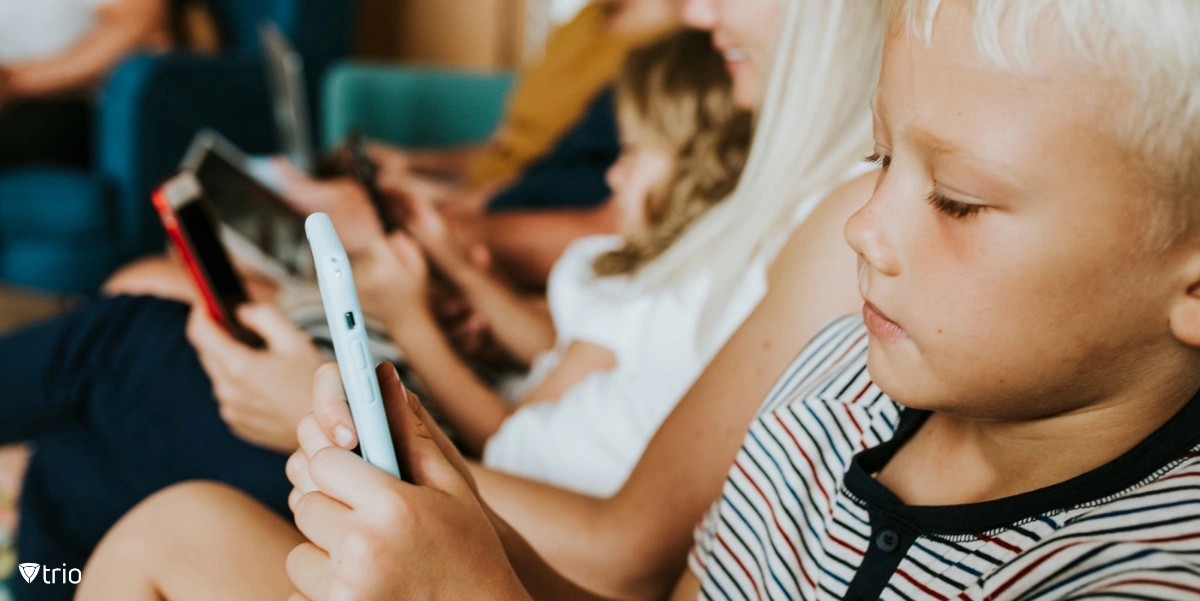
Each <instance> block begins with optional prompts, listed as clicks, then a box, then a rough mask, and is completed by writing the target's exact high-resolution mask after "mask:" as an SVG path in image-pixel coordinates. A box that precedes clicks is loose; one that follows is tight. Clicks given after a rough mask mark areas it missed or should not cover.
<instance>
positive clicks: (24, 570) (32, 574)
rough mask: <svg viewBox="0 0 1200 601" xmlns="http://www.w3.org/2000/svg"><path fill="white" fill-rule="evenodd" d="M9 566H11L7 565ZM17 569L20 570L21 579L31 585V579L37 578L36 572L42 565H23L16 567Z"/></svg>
mask: <svg viewBox="0 0 1200 601" xmlns="http://www.w3.org/2000/svg"><path fill="white" fill-rule="evenodd" d="M9 565H11V564H9ZM17 569H19V570H21V577H22V578H24V579H25V582H30V583H32V582H33V579H34V578H37V575H38V572H39V571H40V570H41V569H42V564H40V563H23V564H20V565H18V566H17Z"/></svg>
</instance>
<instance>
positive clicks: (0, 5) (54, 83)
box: [0, 0, 170, 168]
mask: <svg viewBox="0 0 1200 601" xmlns="http://www.w3.org/2000/svg"><path fill="white" fill-rule="evenodd" d="M169 41H170V36H169V27H168V20H167V9H166V0H0V168H5V167H12V166H15V165H21V164H26V163H35V162H50V163H63V164H70V165H78V166H87V165H88V164H89V163H90V161H91V129H92V99H93V96H94V95H95V92H96V90H97V88H98V86H99V84H100V83H102V82H103V80H104V79H105V77H107V76H108V74H109V73H110V72H111V71H112V69H113V68H114V67H115V66H116V65H117V64H118V63H119V62H121V60H123V59H124V58H126V57H127V56H129V55H130V54H132V53H134V52H138V51H142V50H163V49H166V48H167V46H168V45H169Z"/></svg>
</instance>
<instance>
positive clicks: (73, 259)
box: [0, 240, 120, 293]
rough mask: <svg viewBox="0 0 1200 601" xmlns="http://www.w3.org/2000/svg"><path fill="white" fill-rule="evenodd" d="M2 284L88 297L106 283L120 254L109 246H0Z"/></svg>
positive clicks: (25, 242)
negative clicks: (81, 294) (86, 294)
mask: <svg viewBox="0 0 1200 601" xmlns="http://www.w3.org/2000/svg"><path fill="white" fill-rule="evenodd" d="M0 249H2V252H0V280H3V281H4V282H5V284H14V285H17V286H24V287H28V288H36V289H39V290H47V291H52V292H62V293H88V292H92V291H95V290H96V289H97V288H99V287H100V285H101V284H103V283H104V280H106V279H107V278H108V276H109V274H110V273H111V272H112V266H113V265H115V264H117V262H118V260H119V256H120V255H119V253H118V252H117V249H115V248H113V247H112V246H108V245H97V246H88V245H81V244H72V245H70V246H66V245H63V244H53V243H52V241H50V240H46V241H40V242H35V241H24V242H15V243H12V244H8V243H4V244H3V245H2V246H0Z"/></svg>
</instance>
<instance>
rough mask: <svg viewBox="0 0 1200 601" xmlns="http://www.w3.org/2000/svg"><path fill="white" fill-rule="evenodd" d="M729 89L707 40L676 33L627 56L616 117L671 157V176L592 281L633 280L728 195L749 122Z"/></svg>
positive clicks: (744, 151)
mask: <svg viewBox="0 0 1200 601" xmlns="http://www.w3.org/2000/svg"><path fill="white" fill-rule="evenodd" d="M732 87H733V82H732V80H731V79H730V77H729V71H728V70H727V69H726V68H725V59H724V58H723V57H722V56H721V55H720V54H718V53H717V51H716V50H715V49H714V48H713V45H712V35H711V34H709V33H706V32H699V31H691V30H684V31H680V32H678V33H676V34H673V35H671V36H668V37H667V38H665V39H663V40H660V41H658V42H655V43H653V44H650V45H648V46H645V47H643V48H639V49H637V50H635V51H633V52H632V53H630V55H629V57H628V58H627V59H626V60H625V66H624V67H623V68H622V70H621V75H620V78H619V79H618V81H617V112H618V113H619V114H620V115H621V117H622V122H632V123H634V124H636V126H637V127H638V128H639V129H641V130H642V131H644V132H646V134H647V135H648V136H649V137H650V138H651V139H652V140H653V142H652V143H653V144H655V145H656V146H658V147H659V148H661V149H663V150H665V151H667V152H668V153H670V155H671V160H672V166H671V176H670V177H669V178H668V179H667V181H666V182H664V183H663V185H661V186H659V187H658V188H657V189H656V190H654V191H652V192H651V194H650V197H649V198H647V199H646V204H645V223H646V226H645V227H644V228H642V230H641V231H640V232H638V233H636V234H634V235H632V236H630V237H629V238H628V239H627V240H626V242H625V245H624V246H622V247H621V248H619V249H616V250H614V251H611V252H608V253H605V254H603V255H600V256H599V257H597V258H596V261H595V263H594V265H593V269H594V270H595V272H596V275H599V276H612V275H625V274H633V273H636V272H637V271H638V270H639V269H640V268H641V267H643V266H644V265H646V264H648V263H649V262H650V261H652V260H654V259H656V258H657V257H659V256H660V255H662V254H663V253H664V252H666V250H667V249H668V248H670V246H671V245H672V244H674V243H675V241H676V240H678V239H679V238H680V236H682V235H683V233H684V232H685V231H686V230H687V228H688V227H689V226H691V225H692V223H694V222H695V221H696V220H697V219H699V218H700V216H701V215H703V214H704V213H705V212H707V211H708V210H709V209H710V208H712V207H713V206H715V205H716V204H717V203H719V202H721V201H722V200H724V199H725V197H727V196H729V194H730V193H732V192H733V189H734V187H736V186H737V181H738V177H739V176H740V175H741V173H742V168H743V167H745V165H746V157H747V156H748V155H749V153H750V137H751V135H752V134H753V126H752V120H753V117H752V115H751V113H750V112H749V111H745V110H742V109H739V108H738V107H737V106H736V105H735V104H734V102H733V95H732Z"/></svg>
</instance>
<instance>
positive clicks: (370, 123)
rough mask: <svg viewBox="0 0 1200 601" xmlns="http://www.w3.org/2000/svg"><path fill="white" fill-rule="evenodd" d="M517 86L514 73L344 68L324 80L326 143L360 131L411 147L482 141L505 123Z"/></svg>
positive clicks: (343, 65)
mask: <svg viewBox="0 0 1200 601" xmlns="http://www.w3.org/2000/svg"><path fill="white" fill-rule="evenodd" d="M513 81H514V77H513V74H512V73H509V72H472V71H453V70H445V69H432V68H423V67H396V66H382V65H365V64H355V63H340V64H338V65H335V66H334V67H331V68H330V70H329V73H328V74H327V75H326V77H325V81H324V86H323V102H322V106H323V107H324V111H325V112H324V118H323V119H322V120H321V122H322V123H323V132H322V134H323V135H322V140H323V142H324V144H325V146H326V147H330V146H332V145H334V144H336V143H337V142H339V141H340V140H341V139H342V138H344V137H345V135H346V132H347V130H349V129H350V128H351V127H358V128H359V129H361V130H362V131H363V133H365V134H366V135H368V136H370V137H372V138H377V139H381V140H385V141H387V142H391V143H393V144H396V145H399V146H404V147H408V148H437V147H448V146H459V145H465V144H470V143H473V142H481V141H483V140H486V139H487V138H488V137H489V136H491V134H492V132H493V131H495V129H496V127H497V126H498V125H499V124H500V120H501V119H502V118H503V116H504V107H505V101H506V99H507V98H508V94H509V91H510V90H511V89H512V86H513Z"/></svg>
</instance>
